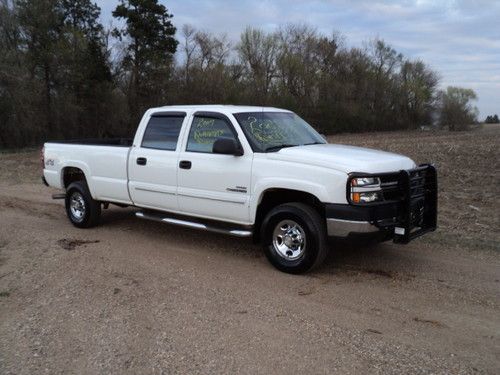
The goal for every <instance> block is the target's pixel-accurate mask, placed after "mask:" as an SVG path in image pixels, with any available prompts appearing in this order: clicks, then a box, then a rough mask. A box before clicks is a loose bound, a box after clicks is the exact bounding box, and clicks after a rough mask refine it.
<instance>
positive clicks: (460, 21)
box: [95, 0, 500, 119]
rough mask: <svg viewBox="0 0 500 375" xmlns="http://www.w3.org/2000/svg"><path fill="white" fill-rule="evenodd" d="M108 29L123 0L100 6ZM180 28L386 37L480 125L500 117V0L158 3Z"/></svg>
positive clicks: (232, 35)
mask: <svg viewBox="0 0 500 375" xmlns="http://www.w3.org/2000/svg"><path fill="white" fill-rule="evenodd" d="M95 1H96V2H97V4H98V5H99V6H100V7H101V10H102V13H101V19H102V22H103V23H104V25H106V26H109V24H110V22H112V23H113V24H114V25H117V24H119V23H118V22H117V21H116V20H114V19H113V17H112V15H111V12H112V11H113V9H114V8H115V7H116V5H117V4H118V0H95ZM160 3H162V4H164V5H165V6H166V7H167V9H168V10H169V12H170V13H172V14H173V15H174V17H173V19H172V22H173V23H174V25H175V26H176V27H177V28H178V29H180V28H181V26H182V25H183V24H190V25H192V26H194V27H196V28H197V29H201V30H206V31H210V32H213V33H215V34H227V37H228V38H229V40H231V41H233V42H237V41H238V39H239V35H240V33H241V31H242V30H243V29H244V28H245V27H246V26H253V27H258V28H262V29H264V30H268V31H272V30H275V29H276V28H278V27H279V26H280V25H284V24H287V23H306V24H308V25H310V26H313V27H315V28H317V30H318V31H319V32H321V33H323V34H326V35H331V34H332V33H333V32H336V33H340V34H341V35H343V36H344V38H345V42H346V45H347V46H351V47H362V46H363V45H364V44H365V43H366V42H367V41H369V40H371V39H373V38H376V37H378V38H381V39H384V40H385V41H386V42H387V43H388V44H390V45H391V46H392V47H393V48H395V49H396V50H397V51H398V52H402V53H403V54H404V55H405V56H407V57H409V58H411V59H421V60H423V61H424V62H425V63H427V64H428V65H429V66H430V67H431V68H433V69H434V70H436V71H437V72H438V73H439V75H440V77H441V81H440V85H441V87H443V88H444V87H446V86H461V87H466V88H471V89H473V90H474V91H475V92H476V93H477V95H478V101H477V102H476V103H475V105H476V106H477V107H478V109H479V111H480V119H484V118H485V117H486V116H487V115H490V114H494V113H497V114H499V115H500V0H476V1H472V0H469V1H466V0H434V1H433V0H400V1H389V0H350V1H349V0H312V1H307V0H275V1H270V0H232V1H231V0H177V1H170V0H160Z"/></svg>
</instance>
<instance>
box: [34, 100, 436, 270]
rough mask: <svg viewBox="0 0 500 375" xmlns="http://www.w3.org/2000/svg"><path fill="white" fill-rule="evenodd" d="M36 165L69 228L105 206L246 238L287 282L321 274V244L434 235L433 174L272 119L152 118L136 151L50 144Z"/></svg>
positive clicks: (263, 111)
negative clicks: (60, 202)
mask: <svg viewBox="0 0 500 375" xmlns="http://www.w3.org/2000/svg"><path fill="white" fill-rule="evenodd" d="M42 163H43V168H44V169H43V181H44V183H45V184H46V185H49V186H52V187H56V188H59V189H64V194H59V195H58V196H55V198H64V199H65V202H66V212H67V215H68V218H69V220H70V221H71V222H72V223H73V224H74V225H75V226H77V227H80V228H88V227H92V226H95V225H97V224H98V222H99V217H100V215H101V207H104V208H107V207H108V205H109V204H110V203H112V204H117V205H119V206H135V207H138V208H140V210H139V211H137V212H136V213H135V214H136V215H137V216H138V217H140V218H143V219H151V220H157V221H161V222H165V223H170V224H175V225H181V226H186V227H191V228H197V229H202V230H210V231H215V232H220V233H226V234H230V235H234V236H239V237H252V236H253V239H254V240H255V241H257V242H261V243H262V244H263V248H264V252H265V254H266V256H267V258H268V259H269V261H270V262H271V263H272V264H273V265H274V266H275V267H276V268H278V269H280V270H282V271H285V272H290V273H301V272H305V271H308V270H310V269H312V268H313V267H315V266H317V265H319V264H321V262H322V261H323V259H324V258H325V255H326V253H327V249H328V241H327V237H329V236H330V237H332V236H333V237H342V238H347V237H356V236H357V237H366V236H369V237H373V238H375V239H377V240H380V241H383V240H389V239H393V240H394V242H398V243H407V242H409V241H410V240H411V239H413V238H415V237H417V236H419V235H422V234H424V233H427V232H429V231H433V230H434V229H435V228H436V211H437V180H436V171H435V169H434V167H433V166H432V165H421V166H417V165H415V163H414V162H413V161H412V160H411V159H409V158H407V157H405V156H401V155H397V154H392V153H388V152H383V151H377V150H372V149H366V148H359V147H352V146H344V145H334V144H328V143H327V141H326V140H325V139H324V138H323V137H322V136H321V135H320V134H318V133H317V132H316V131H315V130H314V129H313V128H312V127H311V126H310V125H308V124H307V123H306V122H305V121H304V120H302V119H301V118H300V117H299V116H297V115H296V114H295V113H293V112H290V111H287V110H283V109H277V108H262V107H246V106H231V105H227V106H223V105H193V106H168V107H159V108H152V109H149V110H148V111H147V112H146V113H145V114H144V116H143V118H142V120H141V122H140V124H139V127H138V128H137V132H136V134H135V138H134V139H133V140H126V139H110V140H83V141H63V142H48V143H45V145H44V149H43V150H42Z"/></svg>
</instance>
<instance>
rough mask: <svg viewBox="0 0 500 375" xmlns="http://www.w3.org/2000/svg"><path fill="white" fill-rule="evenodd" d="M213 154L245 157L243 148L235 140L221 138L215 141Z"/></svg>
mask: <svg viewBox="0 0 500 375" xmlns="http://www.w3.org/2000/svg"><path fill="white" fill-rule="evenodd" d="M212 152H213V153H214V154H224V155H234V156H241V155H243V148H242V147H241V145H240V143H239V142H238V141H237V140H236V139H234V138H228V137H220V138H217V139H216V140H215V142H214V146H213V148H212Z"/></svg>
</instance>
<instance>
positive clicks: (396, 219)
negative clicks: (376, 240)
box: [325, 164, 437, 243]
mask: <svg viewBox="0 0 500 375" xmlns="http://www.w3.org/2000/svg"><path fill="white" fill-rule="evenodd" d="M356 176H359V174H356ZM367 176H369V175H367ZM374 176H375V175H374ZM396 181H397V186H395V185H394V184H392V185H391V194H392V195H391V197H393V199H391V200H386V201H382V202H377V203H372V204H364V205H360V204H358V205H355V204H327V205H326V206H325V213H326V227H327V233H328V236H333V237H342V238H346V237H351V236H356V235H367V234H377V233H379V234H382V236H380V238H384V239H388V238H393V239H394V242H397V243H408V242H410V241H411V240H412V239H414V238H416V237H419V236H421V235H423V234H425V233H428V232H431V231H434V230H435V229H436V223H437V176H436V169H435V168H434V167H433V166H432V165H428V164H426V165H421V166H419V167H418V168H415V169H411V170H402V171H400V172H398V173H396ZM396 190H397V191H396ZM395 192H396V193H398V194H396V195H395Z"/></svg>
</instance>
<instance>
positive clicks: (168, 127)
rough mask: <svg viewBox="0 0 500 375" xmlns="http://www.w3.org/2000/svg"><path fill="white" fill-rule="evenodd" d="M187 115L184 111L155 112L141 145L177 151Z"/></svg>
mask: <svg viewBox="0 0 500 375" xmlns="http://www.w3.org/2000/svg"><path fill="white" fill-rule="evenodd" d="M185 117H186V114H185V113H183V112H165V113H163V112H161V113H155V114H153V115H152V116H151V118H150V119H149V122H148V124H147V126H146V130H145V131H144V135H143V137H142V143H141V147H143V148H152V149H156V150H166V151H175V149H176V148H177V142H178V140H179V134H180V131H181V129H182V123H183V122H184V118H185Z"/></svg>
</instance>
